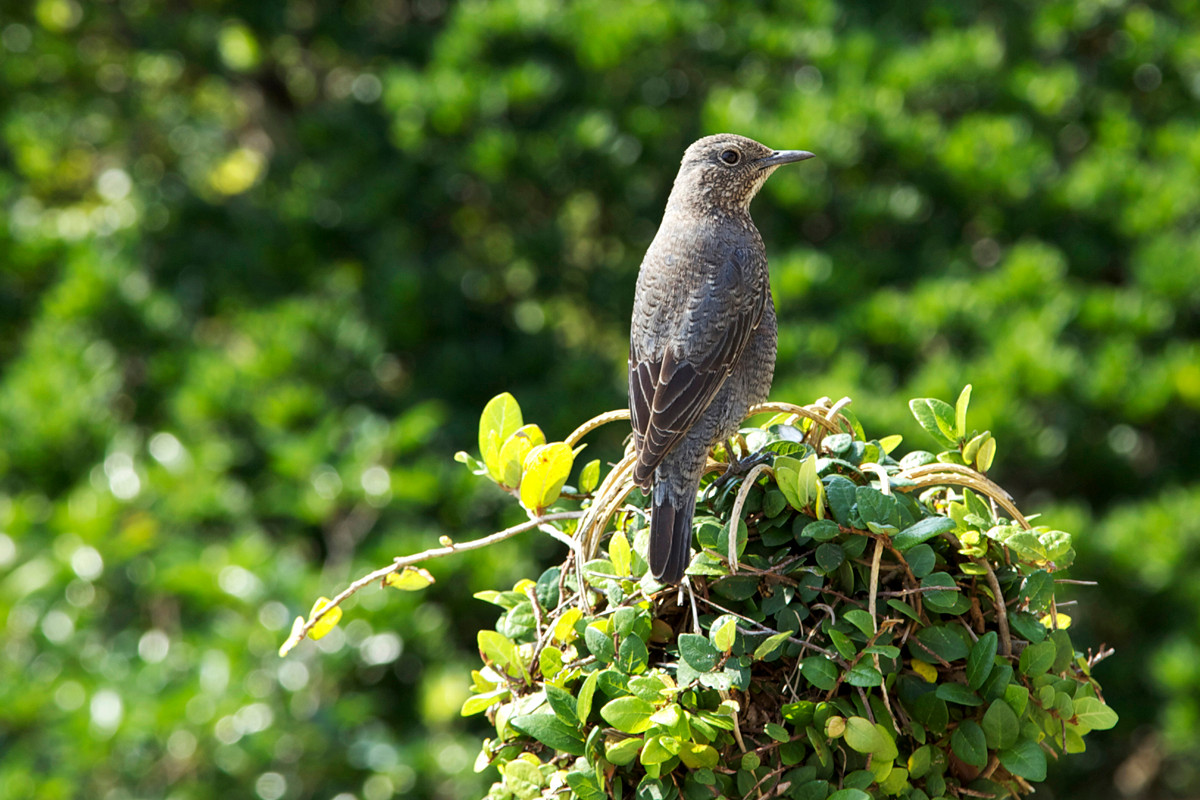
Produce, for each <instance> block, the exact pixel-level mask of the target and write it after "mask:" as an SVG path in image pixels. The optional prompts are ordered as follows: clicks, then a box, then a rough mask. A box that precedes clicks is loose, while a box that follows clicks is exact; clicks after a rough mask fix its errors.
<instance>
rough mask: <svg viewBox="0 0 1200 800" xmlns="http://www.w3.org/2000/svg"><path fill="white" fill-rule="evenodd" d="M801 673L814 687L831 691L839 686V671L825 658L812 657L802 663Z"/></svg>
mask: <svg viewBox="0 0 1200 800" xmlns="http://www.w3.org/2000/svg"><path fill="white" fill-rule="evenodd" d="M800 671H801V672H802V673H803V674H804V677H805V678H806V679H807V680H808V682H809V683H811V684H812V685H813V686H815V687H817V688H818V689H824V690H825V691H827V692H828V691H830V690H831V689H833V687H834V686H836V685H837V677H838V669H837V665H835V664H834V663H833V662H832V661H830V660H829V659H828V658H826V657H825V656H811V657H810V658H806V659H804V660H803V661H801V662H800Z"/></svg>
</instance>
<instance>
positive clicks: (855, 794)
mask: <svg viewBox="0 0 1200 800" xmlns="http://www.w3.org/2000/svg"><path fill="white" fill-rule="evenodd" d="M828 800H871V795H869V794H867V793H866V792H864V791H863V790H862V789H838V790H837V791H836V792H834V793H833V794H831V795H829V797H828Z"/></svg>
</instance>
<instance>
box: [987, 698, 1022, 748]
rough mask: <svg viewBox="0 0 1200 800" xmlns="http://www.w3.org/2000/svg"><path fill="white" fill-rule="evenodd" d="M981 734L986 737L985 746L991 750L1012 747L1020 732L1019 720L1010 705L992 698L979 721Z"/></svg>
mask: <svg viewBox="0 0 1200 800" xmlns="http://www.w3.org/2000/svg"><path fill="white" fill-rule="evenodd" d="M981 726H982V728H983V735H984V736H985V737H986V738H987V746H988V747H989V748H991V749H992V750H1003V749H1004V748H1006V747H1012V746H1013V745H1014V744H1015V743H1016V741H1017V737H1018V736H1019V735H1020V733H1021V722H1020V720H1018V719H1017V715H1016V713H1014V712H1013V710H1012V706H1010V705H1009V704H1008V703H1006V702H1004V701H1003V700H993V701H992V704H991V705H990V706H988V709H987V711H985V712H984V714H983V720H982V721H981Z"/></svg>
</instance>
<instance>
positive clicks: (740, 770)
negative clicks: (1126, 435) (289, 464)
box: [460, 387, 1116, 800]
mask: <svg viewBox="0 0 1200 800" xmlns="http://www.w3.org/2000/svg"><path fill="white" fill-rule="evenodd" d="M969 390H970V387H967V390H965V391H964V392H963V394H962V396H961V397H960V399H959V402H958V404H957V407H951V406H950V405H949V404H947V403H944V402H942V401H939V400H933V399H919V400H914V401H912V403H911V404H910V407H911V408H912V410H913V412H914V414H915V415H916V417H917V419H918V421H919V422H920V424H921V425H922V427H923V428H924V429H925V430H926V431H928V432H929V433H930V434H931V436H932V438H933V439H934V440H935V441H936V442H937V444H938V445H939V446H940V447H941V448H943V449H942V451H941V452H939V453H937V454H934V453H931V452H926V451H915V452H910V453H908V454H907V455H905V456H904V457H903V458H900V459H897V458H895V457H894V455H893V454H894V452H895V449H896V447H897V446H898V445H899V443H900V437H898V436H889V437H882V438H878V439H875V438H871V439H869V438H867V437H866V436H865V435H864V432H863V430H862V428H861V427H860V425H859V424H858V423H857V421H856V420H855V419H854V417H853V416H852V415H851V414H850V413H849V412H848V411H847V410H846V409H844V408H838V407H830V406H829V404H828V402H827V401H826V402H824V403H822V404H819V405H810V406H807V407H805V408H797V407H786V406H782V405H775V406H772V407H771V408H772V409H774V410H775V411H776V413H774V414H773V415H772V416H771V417H770V418H769V419H767V420H766V421H765V422H764V423H763V424H762V425H761V426H759V427H755V428H747V429H744V430H743V431H742V434H741V437H740V438H741V440H742V441H741V442H740V443H739V444H740V446H741V447H745V448H747V450H748V451H752V452H761V453H762V454H763V458H764V459H765V460H764V461H763V463H761V464H760V465H759V466H755V467H754V468H753V469H751V470H750V471H749V472H748V474H746V475H745V476H744V477H742V476H737V475H735V474H734V473H732V472H731V473H730V477H728V478H725V477H721V478H717V479H715V480H712V481H711V482H709V483H708V484H707V485H706V487H705V488H704V489H703V490H702V491H703V495H704V499H703V501H702V504H701V506H700V509H699V510H698V513H697V516H696V520H695V526H694V528H695V538H696V545H697V546H698V551H699V552H698V553H697V554H696V555H695V557H694V558H693V560H692V562H691V566H690V568H689V570H688V575H689V582H690V590H686V591H679V590H677V589H676V588H675V587H670V586H662V585H661V584H659V583H658V582H656V581H655V580H654V579H653V577H652V576H650V575H649V574H648V571H647V565H646V562H645V552H646V539H647V535H648V534H647V527H646V525H645V511H644V505H645V500H644V498H642V496H641V492H640V491H638V490H636V489H634V488H633V487H632V485H631V484H630V483H629V480H628V470H629V467H630V464H631V459H630V458H628V457H627V458H626V459H625V460H623V461H622V462H620V463H619V464H617V465H616V466H615V467H614V468H613V469H612V470H611V472H610V473H609V474H608V477H607V478H606V479H605V481H604V482H603V483H601V484H599V486H597V485H596V483H597V478H598V476H599V462H591V463H589V464H588V465H586V466H585V467H584V468H583V469H582V471H581V476H580V481H579V483H580V486H579V489H578V491H575V490H569V493H568V494H566V495H562V497H561V499H560V495H559V492H560V490H561V489H562V487H563V484H564V482H565V480H566V478H567V475H568V473H569V471H570V469H571V465H572V455H573V450H572V448H574V447H575V446H576V443H577V441H578V439H579V438H580V436H582V435H583V433H586V432H587V430H589V429H590V427H589V426H585V428H583V429H581V430H580V431H576V433H575V434H572V436H571V437H568V440H567V441H566V442H560V443H554V444H550V445H547V444H545V442H544V437H542V436H541V432H540V430H539V429H537V428H536V427H535V426H524V425H523V424H522V422H523V421H522V420H521V418H520V410H519V408H518V407H517V405H516V402H515V401H514V400H512V398H511V397H509V396H507V395H502V396H501V397H500V398H497V399H496V400H494V401H493V402H492V403H491V404H489V406H488V408H487V410H485V412H484V416H483V419H482V421H481V430H480V448H481V454H482V456H483V460H482V461H474V460H473V459H469V458H466V457H464V456H462V455H461V454H460V459H461V460H465V461H467V462H468V463H471V464H473V466H474V467H475V468H476V471H477V472H479V473H481V474H484V475H486V476H488V477H489V478H491V479H492V480H495V481H496V482H497V483H499V484H500V485H501V486H503V487H504V488H506V489H508V490H509V491H511V492H512V493H513V494H514V495H515V496H517V497H518V498H519V499H520V501H521V502H522V504H523V505H524V506H525V508H526V509H527V511H528V512H529V515H530V518H531V521H532V522H536V523H538V524H539V526H540V527H542V528H543V529H546V528H549V527H551V526H552V527H553V532H554V533H555V535H557V536H560V537H568V536H569V537H572V542H573V552H572V554H571V556H570V557H568V558H567V560H566V561H565V562H564V563H563V564H562V565H560V566H556V567H552V568H550V569H548V570H547V571H545V572H544V573H543V574H542V575H541V576H540V577H538V579H537V580H536V581H535V580H522V581H520V582H519V583H517V584H516V586H514V587H513V589H512V590H511V591H491V592H484V593H481V594H480V595H479V596H480V597H482V598H483V599H485V600H488V601H490V602H492V603H494V604H496V605H498V606H500V607H501V608H502V609H503V613H502V614H501V616H500V618H499V620H498V622H497V624H496V626H495V629H494V630H485V631H481V632H480V633H479V650H480V654H481V656H482V658H483V661H484V666H483V668H482V669H480V670H477V671H475V672H473V673H472V675H473V679H474V680H473V691H474V695H473V696H472V697H471V698H470V699H469V700H468V701H467V702H466V704H465V706H464V708H463V713H464V714H468V715H469V714H476V713H481V712H486V714H487V715H488V718H489V720H490V721H491V722H493V723H494V725H495V730H496V733H495V736H494V737H493V738H491V739H489V740H487V741H485V742H484V745H483V749H482V752H481V754H480V758H479V761H478V762H477V766H478V767H480V768H482V767H483V766H485V765H487V764H495V765H497V766H498V767H499V769H500V773H501V779H500V780H499V781H498V782H497V783H495V784H494V785H493V787H492V789H491V791H490V793H489V797H491V798H497V799H499V798H530V797H537V796H546V797H549V796H559V795H561V794H562V793H563V792H564V791H567V792H568V794H569V796H574V797H579V798H583V799H584V800H591V798H601V797H608V796H612V797H623V796H634V795H636V796H637V797H645V798H663V799H664V800H667V799H669V798H672V797H676V796H678V794H680V793H682V795H683V796H685V797H687V798H689V800H691V799H693V798H706V797H712V796H714V795H722V796H736V797H755V796H787V797H795V798H806V799H807V798H836V800H852V798H867V797H885V796H887V797H903V798H929V797H982V796H1003V795H1006V794H1013V795H1023V794H1026V793H1028V792H1031V791H1032V790H1033V784H1034V783H1036V782H1038V781H1041V780H1043V779H1044V778H1045V777H1046V771H1047V761H1048V757H1049V758H1052V759H1054V758H1058V757H1059V756H1061V755H1063V754H1068V753H1076V752H1080V751H1082V750H1083V748H1084V739H1083V737H1084V736H1085V735H1086V734H1087V733H1088V732H1089V731H1091V730H1096V729H1104V728H1109V727H1111V726H1112V725H1114V724H1115V722H1116V714H1115V713H1114V712H1113V711H1112V710H1111V709H1110V708H1109V707H1108V706H1106V705H1105V704H1104V702H1103V699H1102V695H1101V693H1100V686H1099V684H1098V683H1097V682H1096V680H1095V679H1094V678H1093V677H1092V675H1091V672H1092V667H1093V665H1094V664H1095V663H1096V661H1098V660H1099V659H1100V658H1102V657H1103V656H1104V655H1107V653H1099V654H1096V653H1092V652H1091V651H1090V650H1089V651H1088V653H1087V654H1084V653H1080V652H1078V651H1076V649H1075V646H1074V645H1073V643H1072V641H1071V638H1070V635H1069V626H1070V618H1069V617H1068V615H1067V614H1065V613H1063V612H1062V611H1061V610H1060V606H1061V603H1060V602H1059V601H1058V600H1057V599H1056V594H1057V586H1058V585H1059V584H1060V583H1061V579H1060V577H1059V576H1060V575H1061V570H1062V569H1063V568H1065V567H1067V566H1068V565H1069V564H1070V562H1071V559H1072V558H1073V555H1074V553H1073V551H1072V549H1071V537H1070V536H1069V535H1068V534H1067V533H1064V532H1062V531H1055V530H1050V529H1047V528H1044V527H1035V526H1031V525H1030V524H1029V522H1028V521H1027V520H1026V519H1025V517H1023V516H1022V515H1021V514H1020V512H1019V511H1018V510H1017V509H1016V507H1015V506H1014V505H1013V504H1012V502H1011V500H1010V499H1009V497H1008V496H1007V494H1006V493H1005V492H1004V491H1003V490H1002V489H1001V488H1000V487H998V486H997V485H995V484H994V483H992V482H991V481H990V480H988V479H987V477H986V476H985V475H984V473H985V472H986V471H987V468H988V466H989V465H990V463H991V460H992V458H993V456H994V454H995V449H996V445H995V441H994V440H993V439H992V438H991V436H990V434H988V433H986V432H984V433H982V434H977V435H976V434H973V435H968V433H967V428H966V409H967V404H968V400H969V396H970V391H969ZM617 416H619V415H618V414H614V415H609V417H608V419H612V418H615V417H617ZM605 421H607V420H605ZM717 456H718V457H719V458H720V459H722V460H724V459H727V458H728V456H729V448H718V452H717ZM547 465H552V466H547ZM710 466H712V467H713V468H714V470H715V469H716V468H717V467H718V466H719V465H718V464H717V463H715V462H714V463H713V464H711V465H710ZM735 472H736V471H735ZM567 500H570V501H572V502H576V501H578V505H579V509H580V510H579V512H578V513H576V514H573V515H570V516H569V517H567V518H565V519H563V518H562V517H563V516H564V515H563V514H562V513H561V511H560V513H558V514H557V515H556V516H557V517H558V518H557V519H555V520H554V521H552V522H551V521H546V520H545V518H546V516H547V513H548V511H549V510H555V509H559V508H560V505H561V503H562V501H567ZM552 503H554V504H555V505H554V506H553V508H550V507H551V504H552ZM706 509H707V510H706ZM610 523H611V524H610ZM610 527H611V528H612V530H611V531H609V528H610ZM731 531H734V532H735V533H734V534H731ZM604 537H607V538H606V540H605V539H604Z"/></svg>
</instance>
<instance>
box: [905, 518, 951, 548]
mask: <svg viewBox="0 0 1200 800" xmlns="http://www.w3.org/2000/svg"><path fill="white" fill-rule="evenodd" d="M957 527H958V523H956V522H955V521H954V520H952V519H950V518H949V517H938V516H934V517H925V518H924V519H922V520H920V521H918V522H917V523H915V524H914V525H910V526H909V527H907V528H905V529H904V530H902V531H900V532H899V533H897V534H896V535H895V536H893V537H892V545H893V546H894V547H895V548H896V549H897V550H899V551H900V552H901V553H903V552H904V551H905V550H908V549H909V548H912V547H916V546H917V545H919V544H921V543H922V542H925V541H928V540H930V539H932V538H933V537H935V536H938V535H939V534H943V533H946V532H947V531H952V530H954V529H955V528H957Z"/></svg>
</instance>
